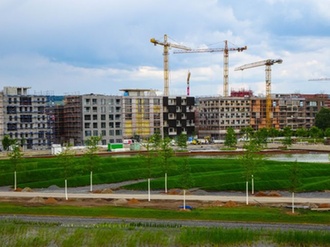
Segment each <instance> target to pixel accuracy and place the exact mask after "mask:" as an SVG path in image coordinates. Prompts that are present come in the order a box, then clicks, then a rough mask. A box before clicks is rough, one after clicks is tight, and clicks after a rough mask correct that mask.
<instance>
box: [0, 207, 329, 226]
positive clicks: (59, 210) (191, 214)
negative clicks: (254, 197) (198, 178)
mask: <svg viewBox="0 0 330 247" xmlns="http://www.w3.org/2000/svg"><path fill="white" fill-rule="evenodd" d="M0 212H1V214H2V215H6V214H17V215H18V214H22V215H24V214H29V215H58V216H83V217H102V218H137V219H138V218H139V219H159V220H170V219H172V220H207V221H228V222H269V223H299V224H301V223H304V224H326V225H327V224H329V222H330V214H329V213H327V212H316V211H310V210H306V209H296V213H295V214H294V215H292V214H291V213H290V210H289V209H283V208H268V207H256V206H237V207H229V208H226V207H211V208H196V209H194V210H192V211H181V210H178V209H177V210H175V209H173V210H168V209H166V210H165V209H152V208H131V207H124V206H121V207H116V206H95V207H93V206H88V207H87V206H64V205H53V206H45V205H39V206H37V205H34V206H30V207H27V206H26V205H18V204H14V203H0Z"/></svg>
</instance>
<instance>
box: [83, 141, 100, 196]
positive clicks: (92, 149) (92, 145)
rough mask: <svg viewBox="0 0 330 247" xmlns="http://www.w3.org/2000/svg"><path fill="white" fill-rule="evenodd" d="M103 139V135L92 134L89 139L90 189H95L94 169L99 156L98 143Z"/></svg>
mask: <svg viewBox="0 0 330 247" xmlns="http://www.w3.org/2000/svg"><path fill="white" fill-rule="evenodd" d="M100 140H101V136H91V137H90V138H89V139H88V140H87V141H86V144H87V151H86V153H85V158H86V163H87V167H88V169H89V172H90V191H93V170H94V168H95V165H96V164H97V162H98V159H99V156H97V154H96V153H97V151H98V147H97V145H98V143H99V141H100Z"/></svg>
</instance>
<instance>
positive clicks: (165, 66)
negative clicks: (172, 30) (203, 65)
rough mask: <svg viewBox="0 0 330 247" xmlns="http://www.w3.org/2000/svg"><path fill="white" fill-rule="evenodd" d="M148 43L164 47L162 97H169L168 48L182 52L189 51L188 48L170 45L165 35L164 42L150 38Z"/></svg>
mask: <svg viewBox="0 0 330 247" xmlns="http://www.w3.org/2000/svg"><path fill="white" fill-rule="evenodd" d="M150 42H151V43H153V44H154V45H155V46H156V45H162V46H163V47H164V53H163V55H164V96H168V95H169V79H168V74H169V68H168V54H169V49H170V48H177V49H182V50H190V48H189V47H186V46H183V45H178V44H172V43H170V42H168V41H167V35H166V34H165V35H164V42H162V41H158V40H156V39H155V38H151V39H150Z"/></svg>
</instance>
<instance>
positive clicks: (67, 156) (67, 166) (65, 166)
mask: <svg viewBox="0 0 330 247" xmlns="http://www.w3.org/2000/svg"><path fill="white" fill-rule="evenodd" d="M57 158H58V160H59V163H60V165H61V166H62V175H63V177H64V192H65V199H66V200H68V177H69V176H70V175H71V174H72V172H73V171H74V164H75V160H74V158H75V152H74V151H73V150H72V149H71V146H70V145H65V146H64V147H63V148H62V152H61V153H59V154H57Z"/></svg>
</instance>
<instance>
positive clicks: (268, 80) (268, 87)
mask: <svg viewBox="0 0 330 247" xmlns="http://www.w3.org/2000/svg"><path fill="white" fill-rule="evenodd" d="M282 62H283V60H282V59H267V60H263V61H259V62H255V63H249V64H245V65H242V66H240V67H237V68H235V71H237V70H245V69H250V68H255V67H259V66H266V68H265V72H266V127H267V128H271V127H272V119H271V104H272V102H271V66H272V65H274V64H275V63H278V64H281V63H282Z"/></svg>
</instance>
